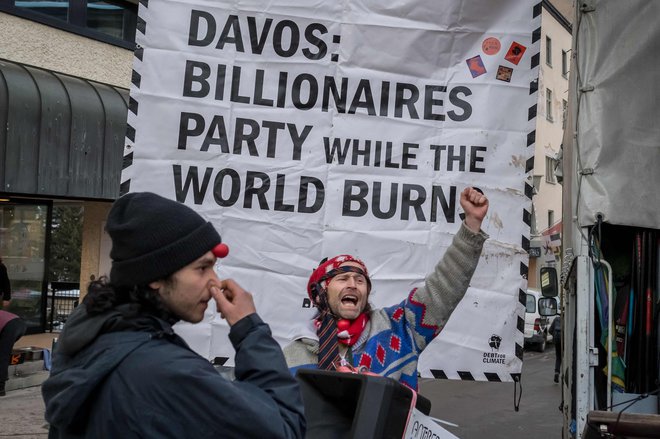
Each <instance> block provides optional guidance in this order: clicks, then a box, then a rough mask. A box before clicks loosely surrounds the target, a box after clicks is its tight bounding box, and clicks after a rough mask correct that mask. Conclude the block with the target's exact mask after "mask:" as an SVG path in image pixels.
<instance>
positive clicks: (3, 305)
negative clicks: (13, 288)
mask: <svg viewBox="0 0 660 439" xmlns="http://www.w3.org/2000/svg"><path fill="white" fill-rule="evenodd" d="M10 303H11V301H10V300H3V301H2V309H9V304H10Z"/></svg>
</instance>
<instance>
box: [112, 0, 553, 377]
mask: <svg viewBox="0 0 660 439" xmlns="http://www.w3.org/2000/svg"><path fill="white" fill-rule="evenodd" d="M540 12H541V8H540V3H538V2H531V1H519V0H506V1H505V0H498V1H485V0H481V1H477V0H475V1H470V2H461V1H456V0H442V1H437V0H407V1H403V2H396V3H395V4H383V3H382V2H380V1H373V0H362V1H352V0H349V1H345V2H314V3H309V2H304V1H286V2H284V1H273V2H268V3H265V4H264V3H263V2H259V1H254V0H247V1H240V2H238V1H221V0H220V1H205V0H182V1H170V0H149V1H148V2H147V1H146V0H144V1H141V2H140V7H139V19H138V33H137V44H138V46H137V49H136V51H135V63H134V73H133V81H132V83H133V86H132V88H131V98H130V105H129V107H130V112H129V117H128V124H129V128H128V134H127V142H126V148H125V168H124V171H123V173H122V192H123V193H125V192H129V191H130V192H135V191H152V192H156V193H158V194H160V195H163V196H166V197H168V198H172V199H175V200H178V201H180V202H182V203H185V204H187V205H189V206H191V207H193V208H194V209H195V210H197V211H198V212H200V213H201V214H202V215H204V216H205V217H206V218H208V219H209V220H210V221H212V222H214V224H215V225H216V227H217V228H218V230H219V231H220V233H221V235H222V237H223V241H224V242H226V243H227V244H228V245H229V247H230V248H231V253H230V256H229V257H228V258H226V259H224V260H222V261H221V264H220V265H219V273H220V274H221V275H222V276H229V277H232V278H235V279H236V280H237V281H239V283H241V284H242V285H243V286H244V287H245V288H246V289H247V290H249V291H251V292H252V293H253V294H254V297H255V303H256V306H257V309H258V311H259V313H260V315H261V316H262V317H263V318H264V319H265V320H266V321H267V322H268V323H269V324H270V326H271V328H272V330H273V333H274V335H275V337H276V339H277V340H278V341H279V342H280V343H282V344H286V343H287V341H288V339H289V338H290V337H291V336H292V335H294V334H296V333H297V332H298V331H301V330H302V328H304V327H306V326H307V325H308V324H309V320H310V319H311V318H312V317H313V316H314V314H315V309H314V308H313V307H311V306H310V303H309V299H308V298H307V293H306V290H305V287H306V283H307V279H308V277H309V275H310V274H311V271H312V270H313V269H314V268H315V267H316V266H317V265H318V263H319V261H321V259H322V258H324V257H327V256H333V255H335V254H341V253H349V254H354V255H356V256H359V257H360V258H361V259H363V260H364V261H365V263H366V264H367V266H368V267H369V270H370V273H371V275H372V279H373V290H372V294H371V297H370V300H371V303H372V304H373V306H375V307H381V306H385V305H392V304H394V303H397V302H400V301H401V300H403V299H404V298H405V297H406V296H407V294H408V292H409V291H410V290H411V289H412V288H414V287H415V286H418V285H419V284H420V283H421V282H423V279H424V276H425V275H426V274H427V273H428V272H429V271H430V270H432V268H433V266H434V265H435V263H436V262H437V261H438V260H439V259H440V257H441V256H442V254H443V253H444V251H445V249H446V248H447V246H448V245H449V244H450V242H451V239H452V237H453V235H454V234H455V233H456V231H457V230H458V228H459V225H460V222H461V211H460V205H459V200H458V197H459V194H460V192H461V190H463V188H465V187H466V186H476V187H478V188H480V189H481V190H483V191H484V192H485V193H486V195H487V196H488V197H489V199H490V204H491V207H490V211H489V214H488V216H487V218H486V220H485V221H484V225H483V228H484V230H485V231H486V232H487V233H488V234H489V235H490V239H489V240H488V241H487V243H486V245H485V248H484V252H483V255H482V258H481V261H480V264H479V267H478V269H477V272H476V274H475V276H474V278H473V279H472V283H471V287H470V289H469V290H468V293H467V295H466V297H465V298H464V299H463V301H462V302H461V304H460V305H459V307H458V308H457V310H456V311H455V313H454V314H453V316H452V317H451V319H450V321H449V322H448V324H447V325H446V326H445V328H443V330H442V332H441V333H440V335H439V337H438V338H437V339H436V340H435V341H434V342H433V343H432V344H431V345H430V346H429V348H428V349H427V350H426V351H425V353H424V355H423V356H422V359H421V362H420V372H421V373H422V375H424V376H435V377H438V378H462V379H476V380H494V381H507V380H512V379H513V378H514V377H515V376H517V375H519V373H520V370H521V365H522V345H523V332H522V331H523V326H524V320H523V318H522V315H523V312H524V297H525V296H524V291H525V289H526V284H527V280H526V279H527V263H528V255H527V249H528V248H529V225H530V219H531V215H530V212H531V195H532V187H531V184H530V182H529V178H528V177H529V172H530V171H531V169H532V166H533V152H534V143H535V131H534V126H535V118H536V100H537V93H536V91H537V84H538V82H537V75H538V59H539V53H538V52H539V48H538V39H539V36H540ZM177 330H178V331H179V332H180V333H181V334H183V335H184V337H186V338H187V339H188V340H189V341H190V343H191V345H192V346H193V347H194V348H195V349H196V350H198V351H199V352H200V353H201V354H202V355H204V356H207V357H209V358H214V357H221V358H224V359H228V361H227V363H226V364H232V353H233V352H232V348H231V346H229V343H227V341H226V338H225V337H224V336H225V335H226V333H227V327H226V324H225V323H224V322H223V321H222V320H221V319H220V318H219V316H216V315H214V313H213V312H212V310H209V311H208V315H207V318H206V319H205V321H204V322H203V323H201V324H199V325H194V326H193V325H185V324H183V325H179V326H178V328H177Z"/></svg>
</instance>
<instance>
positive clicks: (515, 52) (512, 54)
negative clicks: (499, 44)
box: [504, 41, 527, 65]
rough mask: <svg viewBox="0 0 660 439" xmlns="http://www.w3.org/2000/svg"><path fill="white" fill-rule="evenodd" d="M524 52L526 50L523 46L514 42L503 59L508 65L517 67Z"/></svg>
mask: <svg viewBox="0 0 660 439" xmlns="http://www.w3.org/2000/svg"><path fill="white" fill-rule="evenodd" d="M525 50H527V48H526V47H525V46H523V45H522V44H520V43H516V42H515V41H514V42H513V43H511V47H509V51H508V52H507V53H506V55H505V56H504V59H505V60H507V61H509V62H510V63H513V64H515V65H518V63H519V62H520V60H521V59H522V57H523V55H524V54H525Z"/></svg>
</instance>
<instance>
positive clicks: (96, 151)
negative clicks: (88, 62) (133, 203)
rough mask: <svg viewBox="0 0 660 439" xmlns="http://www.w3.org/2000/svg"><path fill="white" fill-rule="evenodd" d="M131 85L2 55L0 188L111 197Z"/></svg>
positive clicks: (118, 169)
mask: <svg viewBox="0 0 660 439" xmlns="http://www.w3.org/2000/svg"><path fill="white" fill-rule="evenodd" d="M128 99H129V97H128V90H127V89H123V88H118V87H114V86H111V85H108V84H102V83H98V82H94V81H90V80H87V79H83V78H78V77H74V76H69V75H66V74H63V73H58V72H53V71H50V70H44V69H41V68H37V67H31V66H27V65H23V64H19V63H16V62H13V61H8V60H4V59H0V128H1V129H0V184H1V187H0V192H3V193H9V194H21V195H32V196H34V195H39V196H54V197H60V196H61V197H67V198H90V199H107V200H114V199H115V198H117V197H118V196H119V184H120V176H121V169H122V157H123V151H124V138H125V135H126V114H127V111H128Z"/></svg>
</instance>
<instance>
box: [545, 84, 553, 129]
mask: <svg viewBox="0 0 660 439" xmlns="http://www.w3.org/2000/svg"><path fill="white" fill-rule="evenodd" d="M545 118H546V119H548V120H549V121H550V122H552V120H553V119H552V90H550V89H549V88H546V89H545Z"/></svg>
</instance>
